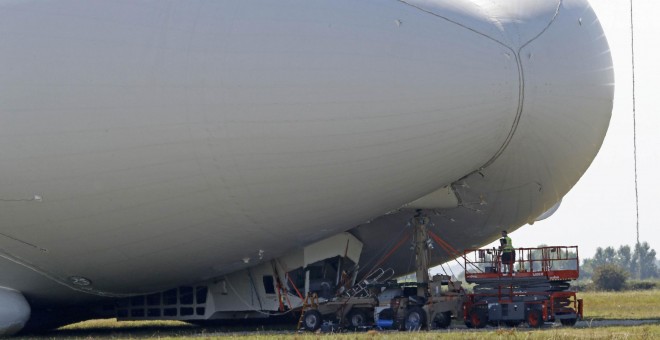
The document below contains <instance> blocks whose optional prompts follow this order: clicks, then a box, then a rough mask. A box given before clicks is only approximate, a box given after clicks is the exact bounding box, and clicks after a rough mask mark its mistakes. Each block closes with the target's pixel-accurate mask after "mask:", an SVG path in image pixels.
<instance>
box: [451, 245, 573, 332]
mask: <svg viewBox="0 0 660 340" xmlns="http://www.w3.org/2000/svg"><path fill="white" fill-rule="evenodd" d="M515 252H516V255H517V256H516V258H517V259H518V261H517V262H516V263H514V266H513V268H514V269H515V270H513V271H506V270H507V269H508V265H507V264H502V263H501V253H500V251H499V250H498V249H474V250H467V251H465V254H464V260H465V269H466V270H465V280H466V281H467V282H468V283H473V284H475V287H474V289H473V293H472V294H468V296H467V301H466V302H465V304H464V305H463V312H464V313H463V315H464V321H465V324H466V325H467V326H468V327H473V328H482V327H485V326H486V325H488V324H490V325H507V326H512V327H515V326H518V325H520V324H521V323H523V322H527V323H528V324H529V326H530V327H535V328H538V327H541V326H542V325H543V324H544V323H545V322H554V321H555V320H559V321H560V322H561V323H562V324H563V325H566V326H573V325H575V323H576V322H577V320H579V319H581V318H582V310H583V302H582V299H578V298H577V296H576V294H575V292H574V291H570V290H569V289H570V281H573V280H576V279H577V278H578V276H579V272H580V268H579V259H578V249H577V246H552V247H538V248H518V249H516V250H515Z"/></svg>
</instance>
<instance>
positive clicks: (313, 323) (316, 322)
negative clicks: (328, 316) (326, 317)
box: [303, 309, 323, 332]
mask: <svg viewBox="0 0 660 340" xmlns="http://www.w3.org/2000/svg"><path fill="white" fill-rule="evenodd" d="M322 323H323V318H322V317H321V313H319V311H317V310H316V309H310V310H308V311H306V312H305V314H304V316H303V327H304V328H305V330H308V331H310V332H315V331H316V330H317V329H319V328H321V324H322Z"/></svg>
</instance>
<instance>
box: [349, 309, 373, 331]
mask: <svg viewBox="0 0 660 340" xmlns="http://www.w3.org/2000/svg"><path fill="white" fill-rule="evenodd" d="M346 322H347V323H348V327H351V328H354V329H357V328H360V327H364V326H366V325H367V322H368V319H367V314H366V313H365V312H364V311H363V310H361V309H353V310H351V311H350V312H348V315H346Z"/></svg>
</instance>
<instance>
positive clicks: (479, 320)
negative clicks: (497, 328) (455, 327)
mask: <svg viewBox="0 0 660 340" xmlns="http://www.w3.org/2000/svg"><path fill="white" fill-rule="evenodd" d="M468 320H469V322H465V325H466V326H468V327H470V328H484V327H486V325H487V324H488V314H486V310H484V309H483V308H473V309H472V310H471V311H470V313H469V314H468Z"/></svg>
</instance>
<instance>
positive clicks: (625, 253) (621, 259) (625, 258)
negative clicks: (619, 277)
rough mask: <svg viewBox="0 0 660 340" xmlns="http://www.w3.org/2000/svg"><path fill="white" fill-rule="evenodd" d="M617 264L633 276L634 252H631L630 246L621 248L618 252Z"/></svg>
mask: <svg viewBox="0 0 660 340" xmlns="http://www.w3.org/2000/svg"><path fill="white" fill-rule="evenodd" d="M615 263H616V264H618V265H619V266H620V267H621V268H623V269H625V270H627V271H629V272H630V273H631V274H632V270H633V267H632V252H631V251H630V246H628V245H625V246H621V247H619V250H617V252H616V257H615Z"/></svg>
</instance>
